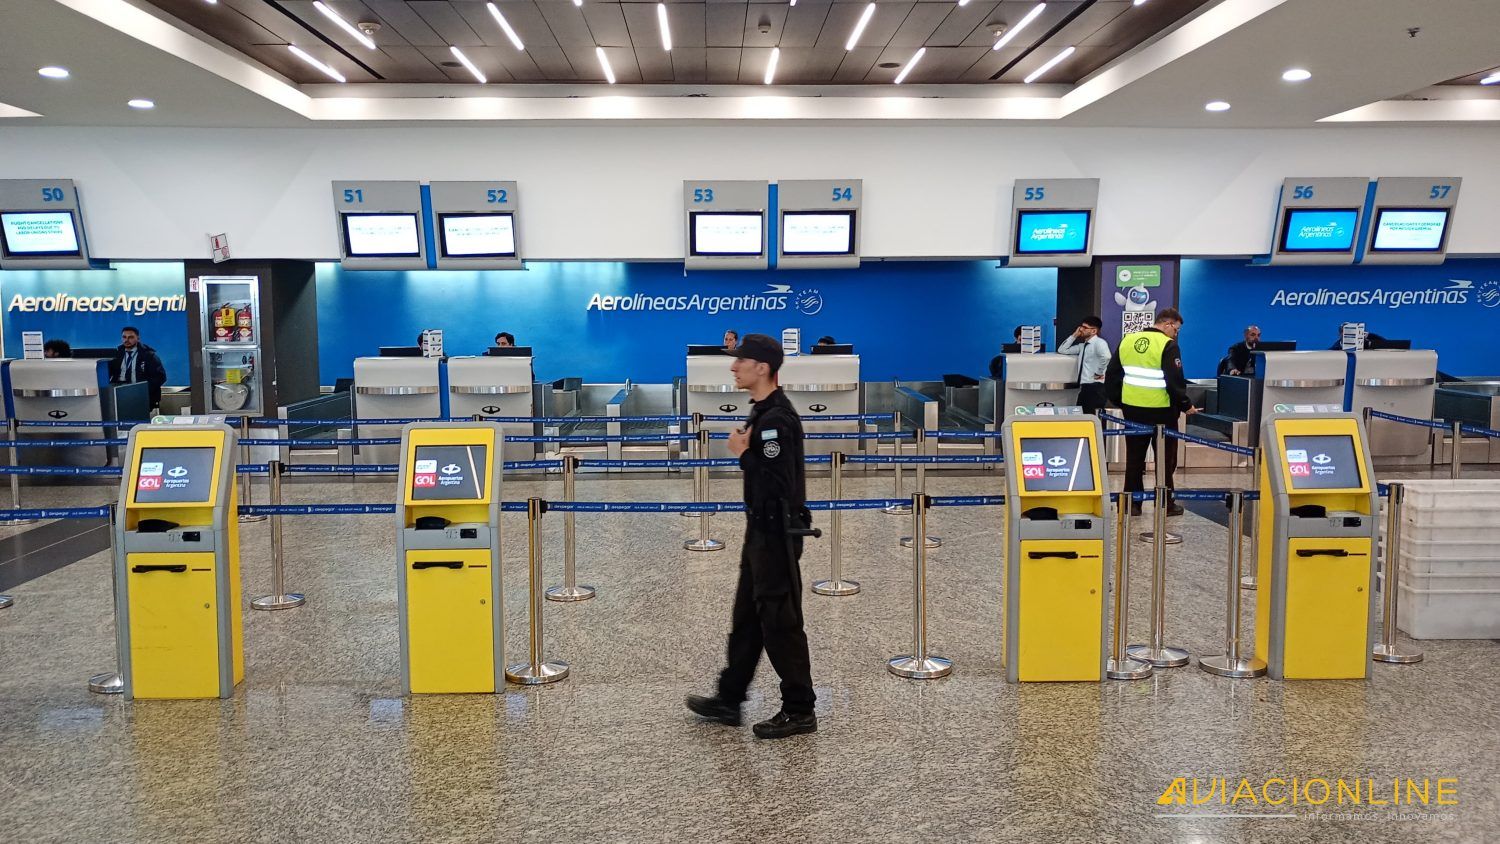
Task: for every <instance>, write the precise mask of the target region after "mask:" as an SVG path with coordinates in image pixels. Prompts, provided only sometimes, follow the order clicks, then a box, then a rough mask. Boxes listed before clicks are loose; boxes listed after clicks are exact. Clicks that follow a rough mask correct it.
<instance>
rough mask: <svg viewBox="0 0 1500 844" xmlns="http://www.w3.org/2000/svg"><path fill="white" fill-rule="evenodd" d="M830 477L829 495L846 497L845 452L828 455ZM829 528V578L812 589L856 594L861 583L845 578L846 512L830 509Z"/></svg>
mask: <svg viewBox="0 0 1500 844" xmlns="http://www.w3.org/2000/svg"><path fill="white" fill-rule="evenodd" d="M828 472H829V475H828V479H829V486H830V487H831V489H830V490H829V497H830V498H832V499H833V501H834V502H835V503H837V502H839V501H842V500H843V498H844V453H843V452H842V451H835V452H834V453H833V454H830V455H829V456H828ZM828 528H829V533H830V534H831V535H830V537H829V542H828V559H829V572H828V579H827V580H819V581H818V582H816V583H814V584H813V585H812V591H814V592H816V593H818V594H819V595H833V596H843V595H854V594H857V593H858V592H859V584H858V583H856V582H855V581H853V580H845V579H844V513H843V511H842V510H830V511H828Z"/></svg>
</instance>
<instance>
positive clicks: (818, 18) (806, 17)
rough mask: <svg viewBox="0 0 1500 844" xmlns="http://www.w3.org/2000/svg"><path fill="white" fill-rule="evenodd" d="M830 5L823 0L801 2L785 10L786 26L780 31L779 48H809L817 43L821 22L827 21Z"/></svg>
mask: <svg viewBox="0 0 1500 844" xmlns="http://www.w3.org/2000/svg"><path fill="white" fill-rule="evenodd" d="M832 7H833V4H832V3H829V2H827V0H823V2H818V0H802V2H800V3H798V4H797V5H795V6H790V7H788V9H787V16H786V26H785V27H783V28H782V30H781V48H782V49H783V50H785V49H786V48H787V47H811V46H812V45H814V44H816V43H818V35H819V33H821V32H822V31H823V22H824V21H826V20H827V19H828V12H829V10H830V9H831V8H832Z"/></svg>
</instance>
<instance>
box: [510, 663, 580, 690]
mask: <svg viewBox="0 0 1500 844" xmlns="http://www.w3.org/2000/svg"><path fill="white" fill-rule="evenodd" d="M567 677H568V664H567V663H566V662H563V661H562V660H557V659H554V660H552V661H551V662H544V663H542V664H540V665H532V664H531V663H529V662H520V663H517V664H515V665H512V666H511V667H509V668H507V669H505V679H507V680H509V681H511V682H512V683H520V684H521V685H523V686H540V685H542V684H544V683H556V682H557V681H558V680H565V679H567Z"/></svg>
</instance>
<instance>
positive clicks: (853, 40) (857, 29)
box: [844, 3, 875, 50]
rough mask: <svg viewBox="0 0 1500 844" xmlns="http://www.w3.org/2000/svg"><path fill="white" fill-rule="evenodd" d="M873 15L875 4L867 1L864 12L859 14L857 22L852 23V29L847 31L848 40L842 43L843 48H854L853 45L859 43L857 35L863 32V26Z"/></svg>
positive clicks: (866, 24) (867, 23)
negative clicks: (849, 31)
mask: <svg viewBox="0 0 1500 844" xmlns="http://www.w3.org/2000/svg"><path fill="white" fill-rule="evenodd" d="M873 17H875V4H874V3H869V4H867V5H866V6H865V10H864V12H863V13H862V14H860V16H859V23H856V24H855V25H854V31H853V32H851V33H849V40H848V41H846V42H845V43H844V49H845V50H852V49H854V45H855V44H857V43H859V36H861V35H863V34H864V32H865V27H866V26H868V25H869V23H870V18H873Z"/></svg>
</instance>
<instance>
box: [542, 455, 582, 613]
mask: <svg viewBox="0 0 1500 844" xmlns="http://www.w3.org/2000/svg"><path fill="white" fill-rule="evenodd" d="M562 462H563V500H564V501H567V502H568V503H570V504H571V503H572V502H573V501H574V500H575V499H574V489H573V482H574V479H575V476H576V475H577V473H578V458H577V457H574V456H573V455H571V454H568V455H564V456H563V459H562ZM573 516H574V513H573V511H572V510H569V511H568V512H566V513H563V585H561V586H554V587H552V588H551V589H548V590H547V596H546V597H547V600H549V601H562V602H564V603H571V602H573V601H587V600H588V599H590V598H592V597H594V587H592V586H580V585H579V584H578V545H577V535H576V533H575V532H574V530H573Z"/></svg>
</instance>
